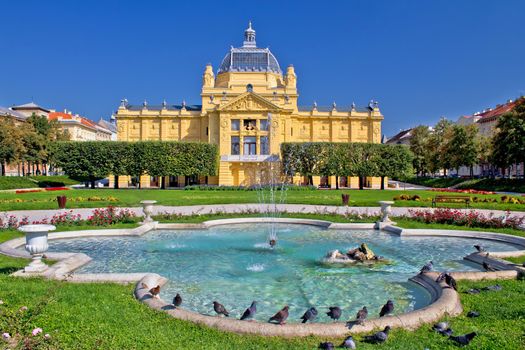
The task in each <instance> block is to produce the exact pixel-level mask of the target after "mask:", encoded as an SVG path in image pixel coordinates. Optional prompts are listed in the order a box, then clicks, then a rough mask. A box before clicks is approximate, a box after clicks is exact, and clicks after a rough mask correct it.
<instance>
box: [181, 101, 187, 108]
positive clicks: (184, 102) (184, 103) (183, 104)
mask: <svg viewBox="0 0 525 350" xmlns="http://www.w3.org/2000/svg"><path fill="white" fill-rule="evenodd" d="M182 109H186V100H182Z"/></svg>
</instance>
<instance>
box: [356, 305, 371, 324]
mask: <svg viewBox="0 0 525 350" xmlns="http://www.w3.org/2000/svg"><path fill="white" fill-rule="evenodd" d="M367 317H368V310H367V309H366V306H363V308H362V309H361V310H359V311H358V312H357V316H356V317H355V320H356V323H357V324H363V322H364V321H365V320H366V318H367Z"/></svg>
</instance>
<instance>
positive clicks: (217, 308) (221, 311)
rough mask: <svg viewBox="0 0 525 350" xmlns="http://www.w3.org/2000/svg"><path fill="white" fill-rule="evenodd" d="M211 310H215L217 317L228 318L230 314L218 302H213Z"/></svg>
mask: <svg viewBox="0 0 525 350" xmlns="http://www.w3.org/2000/svg"><path fill="white" fill-rule="evenodd" d="M213 310H215V312H216V313H217V315H224V316H226V317H228V316H230V313H229V312H228V311H227V310H226V308H225V307H224V305H222V304H221V303H219V302H216V301H214V302H213Z"/></svg>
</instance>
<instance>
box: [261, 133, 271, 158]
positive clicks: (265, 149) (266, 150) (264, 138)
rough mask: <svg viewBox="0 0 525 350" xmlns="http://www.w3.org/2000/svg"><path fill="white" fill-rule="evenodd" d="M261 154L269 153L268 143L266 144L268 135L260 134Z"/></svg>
mask: <svg viewBox="0 0 525 350" xmlns="http://www.w3.org/2000/svg"><path fill="white" fill-rule="evenodd" d="M260 141H261V154H264V155H266V154H270V145H269V144H268V136H261V140H260Z"/></svg>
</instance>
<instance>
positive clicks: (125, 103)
mask: <svg viewBox="0 0 525 350" xmlns="http://www.w3.org/2000/svg"><path fill="white" fill-rule="evenodd" d="M127 105H128V100H127V98H123V99H122V100H120V107H126V106H127Z"/></svg>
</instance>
